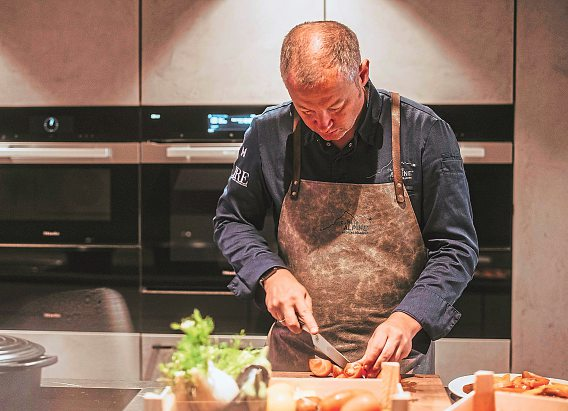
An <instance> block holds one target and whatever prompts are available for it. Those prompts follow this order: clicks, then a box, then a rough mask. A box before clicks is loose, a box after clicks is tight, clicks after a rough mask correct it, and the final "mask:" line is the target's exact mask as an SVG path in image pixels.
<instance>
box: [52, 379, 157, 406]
mask: <svg viewBox="0 0 568 411" xmlns="http://www.w3.org/2000/svg"><path fill="white" fill-rule="evenodd" d="M161 389H162V385H161V384H160V383H159V382H156V381H117V380H79V379H63V378H42V380H41V397H42V401H41V403H42V411H52V410H54V411H55V410H73V409H77V410H78V409H80V410H89V411H95V410H101V411H102V410H104V411H123V410H124V411H142V410H143V409H144V394H146V393H148V392H152V391H157V392H159V391H160V390H161Z"/></svg>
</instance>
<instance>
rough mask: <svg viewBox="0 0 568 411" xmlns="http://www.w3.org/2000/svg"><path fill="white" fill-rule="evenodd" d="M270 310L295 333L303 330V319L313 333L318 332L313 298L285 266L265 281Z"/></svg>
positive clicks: (267, 304)
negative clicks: (313, 311) (313, 310)
mask: <svg viewBox="0 0 568 411" xmlns="http://www.w3.org/2000/svg"><path fill="white" fill-rule="evenodd" d="M264 290H265V291H266V300H265V302H266V307H267V308H268V312H270V314H271V315H272V316H273V317H274V318H275V319H276V321H278V322H279V323H281V324H282V325H285V326H286V327H288V329H289V330H290V331H292V332H293V333H295V334H299V333H300V332H302V327H301V326H300V323H299V321H298V320H301V321H302V322H303V323H304V324H305V325H306V327H307V328H308V330H310V333H311V334H317V333H318V325H317V323H316V320H315V319H314V316H313V314H312V299H311V297H310V295H309V294H308V291H307V290H306V289H305V288H304V286H303V285H302V284H300V283H299V282H298V280H296V277H294V275H293V274H292V273H291V272H290V271H288V270H286V269H285V268H279V269H278V270H277V271H276V272H275V273H274V274H272V275H271V276H270V277H269V278H267V279H266V281H265V282H264Z"/></svg>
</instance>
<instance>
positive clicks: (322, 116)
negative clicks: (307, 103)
mask: <svg viewBox="0 0 568 411" xmlns="http://www.w3.org/2000/svg"><path fill="white" fill-rule="evenodd" d="M316 124H317V126H318V128H319V129H320V131H328V130H329V129H330V128H331V127H332V126H333V119H332V118H331V116H330V115H329V113H327V112H325V111H324V112H321V113H319V114H318V116H317V117H316Z"/></svg>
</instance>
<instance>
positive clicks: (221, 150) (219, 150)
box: [166, 146, 240, 162]
mask: <svg viewBox="0 0 568 411" xmlns="http://www.w3.org/2000/svg"><path fill="white" fill-rule="evenodd" d="M239 150H240V147H227V146H218V147H211V146H209V147H195V146H181V147H179V146H178V147H176V146H173V147H168V148H167V149H166V157H167V158H179V157H184V158H186V159H188V160H191V159H192V158H193V159H196V160H199V159H217V160H223V159H226V160H230V161H231V162H233V161H235V159H236V158H237V156H238V155H239Z"/></svg>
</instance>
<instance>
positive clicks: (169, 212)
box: [141, 106, 276, 334]
mask: <svg viewBox="0 0 568 411" xmlns="http://www.w3.org/2000/svg"><path fill="white" fill-rule="evenodd" d="M263 109H264V107H250V106H249V107H235V106H232V107H145V108H144V110H143V137H144V140H145V141H143V142H142V144H141V162H142V173H141V175H142V177H141V178H142V276H141V287H142V316H141V318H142V327H143V330H144V331H145V332H150V333H156V332H168V331H171V330H169V328H168V327H169V324H170V323H171V322H172V321H177V320H179V319H180V318H181V317H182V316H185V315H188V314H190V313H191V312H192V311H193V309H194V308H199V309H200V310H201V311H202V312H203V313H206V314H209V315H211V316H212V317H213V318H214V319H215V322H216V329H215V332H216V333H233V332H239V331H240V330H241V329H245V331H246V332H247V334H266V332H267V331H268V328H269V326H270V324H271V320H270V318H269V316H268V314H266V313H263V312H261V311H260V310H258V309H257V308H256V307H255V306H254V304H253V303H251V302H248V301H246V302H245V301H241V300H238V299H236V298H235V297H234V296H233V294H232V293H231V292H229V291H228V289H227V284H228V283H229V282H230V281H231V279H232V278H233V276H234V275H235V272H234V271H233V269H232V267H231V265H230V264H229V263H228V262H227V261H226V259H225V258H224V257H223V255H222V254H221V253H220V251H219V250H218V248H217V246H216V244H215V242H214V241H213V217H214V215H215V210H216V206H217V202H218V200H219V197H220V195H221V193H222V192H223V189H224V188H225V186H226V184H227V181H228V179H229V176H230V174H231V170H232V167H233V163H234V161H235V159H236V158H237V155H238V153H239V149H240V146H241V143H242V139H243V136H244V131H245V130H246V129H247V128H248V127H249V125H250V122H251V120H252V118H253V117H254V115H255V114H258V113H260V112H262V110H263ZM263 232H264V235H265V236H266V237H267V238H269V239H271V240H270V243H271V244H272V246H273V247H274V249H275V247H276V246H275V240H274V238H275V234H274V222H273V219H272V215H269V216H267V218H266V222H265V225H264V230H263Z"/></svg>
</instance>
